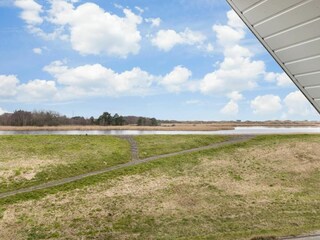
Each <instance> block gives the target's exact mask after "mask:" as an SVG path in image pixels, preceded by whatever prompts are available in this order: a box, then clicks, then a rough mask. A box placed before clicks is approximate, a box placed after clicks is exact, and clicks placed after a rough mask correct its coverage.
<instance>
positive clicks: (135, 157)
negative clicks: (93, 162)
mask: <svg viewBox="0 0 320 240" xmlns="http://www.w3.org/2000/svg"><path fill="white" fill-rule="evenodd" d="M253 137H254V136H253V135H252V136H251V135H241V136H234V137H232V138H231V139H229V140H227V141H224V142H220V143H215V144H211V145H208V146H204V147H198V148H193V149H189V150H184V151H180V152H175V153H168V154H163V155H158V156H153V157H149V158H145V159H138V149H137V145H136V143H135V141H134V139H133V137H130V136H126V137H124V138H125V139H127V140H128V141H129V142H130V144H131V151H132V161H130V162H127V163H124V164H119V165H116V166H112V167H109V168H105V169H101V170H97V171H93V172H89V173H85V174H81V175H78V176H73V177H69V178H63V179H60V180H55V181H51V182H47V183H43V184H40V185H37V186H32V187H27V188H22V189H18V190H14V191H10V192H4V193H0V199H2V198H6V197H10V196H14V195H16V194H20V193H28V192H32V191H36V190H42V189H46V188H50V187H56V186H60V185H63V184H66V183H71V182H75V181H78V180H81V179H84V178H87V177H90V176H95V175H99V174H102V173H107V172H111V171H114V170H117V169H121V168H125V167H130V166H134V165H138V164H141V163H145V162H150V161H153V160H157V159H161V158H166V157H172V156H176V155H180V154H184V153H191V152H197V151H201V150H206V149H214V148H219V147H222V146H226V145H231V144H235V143H241V142H245V141H247V140H249V139H251V138H253Z"/></svg>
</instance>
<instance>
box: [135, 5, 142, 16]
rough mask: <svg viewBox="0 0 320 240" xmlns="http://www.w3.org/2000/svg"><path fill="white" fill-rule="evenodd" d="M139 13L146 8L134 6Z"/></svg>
mask: <svg viewBox="0 0 320 240" xmlns="http://www.w3.org/2000/svg"><path fill="white" fill-rule="evenodd" d="M134 8H135V9H136V10H137V11H138V12H139V13H141V14H142V13H144V10H143V9H142V8H141V7H139V6H135V7H134Z"/></svg>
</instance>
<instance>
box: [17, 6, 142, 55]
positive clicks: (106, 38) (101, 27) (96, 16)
mask: <svg viewBox="0 0 320 240" xmlns="http://www.w3.org/2000/svg"><path fill="white" fill-rule="evenodd" d="M75 2H77V1H74V0H50V1H49V3H50V4H51V7H50V9H48V10H47V11H45V14H46V15H45V16H43V17H41V16H40V13H42V12H44V10H43V9H42V6H41V5H40V4H38V3H36V2H35V1H34V0H16V1H15V5H16V6H17V7H19V8H21V9H22V13H21V18H22V19H23V20H24V21H26V23H27V25H28V29H29V31H30V32H31V33H33V34H36V35H38V36H40V37H43V38H45V39H48V40H53V39H56V38H60V39H62V40H66V41H70V43H71V46H72V48H73V49H74V50H75V51H77V52H79V53H80V54H83V55H89V54H93V55H99V54H105V55H109V56H117V57H122V58H125V57H127V56H128V55H129V54H137V53H138V52H139V50H140V41H141V35H140V32H139V30H138V25H140V24H141V23H142V20H143V19H142V17H141V16H138V15H136V14H134V13H133V12H132V11H131V10H130V9H123V16H118V15H116V14H112V13H110V12H107V11H105V10H104V9H102V8H101V7H99V6H98V5H96V4H94V3H90V2H87V3H83V4H80V5H79V6H77V7H75V6H74V3H75ZM44 21H46V23H49V24H52V25H53V27H54V30H53V32H51V33H46V32H44V31H43V29H42V28H41V27H40V26H39V24H41V23H43V22H44Z"/></svg>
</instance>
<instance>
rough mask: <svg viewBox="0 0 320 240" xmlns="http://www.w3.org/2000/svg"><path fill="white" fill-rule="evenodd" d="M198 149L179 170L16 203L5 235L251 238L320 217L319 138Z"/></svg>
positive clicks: (0, 226)
mask: <svg viewBox="0 0 320 240" xmlns="http://www.w3.org/2000/svg"><path fill="white" fill-rule="evenodd" d="M196 156H198V158H199V160H200V162H199V163H198V164H196V165H192V166H190V165H188V166H186V167H184V168H183V170H181V169H180V170H179V173H177V170H175V169H167V170H163V169H161V168H155V169H153V170H151V171H150V172H148V173H141V174H134V175H128V176H122V177H119V178H117V179H113V180H110V181H107V182H101V183H99V184H97V185H95V186H90V187H86V188H85V189H81V190H79V189H76V190H73V191H71V192H67V193H59V194H54V195H49V196H47V197H45V198H43V199H41V200H32V201H26V202H22V203H16V204H12V205H10V206H8V207H6V210H5V212H4V215H3V218H2V219H1V220H0V239H8V237H9V238H11V239H25V238H26V237H28V236H29V237H30V233H32V232H34V231H35V230H34V229H35V228H37V229H38V234H40V233H43V234H44V233H45V234H47V235H46V236H47V237H46V238H49V237H48V236H50V234H58V238H59V239H79V238H81V237H83V239H86V238H95V239H158V238H164V239H174V238H178V237H190V238H191V237H195V236H212V237H210V239H249V238H250V237H253V236H252V235H251V234H254V233H255V232H259V230H261V229H262V230H263V229H264V230H268V231H270V229H273V231H274V230H278V231H280V232H281V231H283V232H286V230H287V229H289V230H290V229H291V230H292V229H298V227H301V226H304V225H306V224H307V225H308V224H309V225H310V223H309V222H308V217H304V215H303V214H311V215H310V216H313V215H315V216H317V211H318V210H317V209H318V208H319V209H320V205H317V204H320V196H319V193H317V192H314V193H313V194H314V195H313V196H312V197H311V196H309V195H303V193H305V192H306V191H307V187H308V186H309V185H308V184H309V178H310V177H311V176H312V174H314V173H315V172H317V171H318V172H319V171H320V158H319V156H320V142H319V138H315V140H312V141H303V142H300V141H299V140H296V141H284V142H282V143H279V144H276V145H275V144H274V145H272V144H271V145H270V144H261V145H258V146H253V147H242V148H241V147H240V148H238V149H236V150H234V151H231V152H230V151H225V152H221V153H219V154H213V153H207V154H204V155H196ZM281 176H284V177H285V176H289V177H288V178H284V179H281ZM312 184H317V183H314V182H312ZM317 186H318V187H320V186H319V183H318V184H317ZM314 190H316V189H314ZM311 195H312V194H311ZM299 196H302V197H301V198H300V197H299ZM312 205H313V206H314V208H313V207H312ZM312 211H313V215H312ZM307 216H309V215H307ZM286 217H287V218H286ZM279 219H282V220H281V221H279ZM310 220H312V219H310ZM313 223H314V222H313ZM295 224H296V225H295ZM317 224H318V226H319V225H320V222H318V223H317ZM290 226H291V228H290ZM292 226H293V227H292ZM134 229H135V230H134ZM289 230H287V231H289ZM246 231H247V232H246ZM28 234H29V235H28ZM245 234H246V235H245ZM287 234H289V233H287ZM269 235H270V234H269ZM200 238H201V237H200Z"/></svg>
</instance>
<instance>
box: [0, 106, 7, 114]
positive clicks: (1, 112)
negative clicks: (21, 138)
mask: <svg viewBox="0 0 320 240" xmlns="http://www.w3.org/2000/svg"><path fill="white" fill-rule="evenodd" d="M7 112H8V111H6V110H4V109H2V108H1V107H0V115H2V114H4V113H7Z"/></svg>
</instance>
